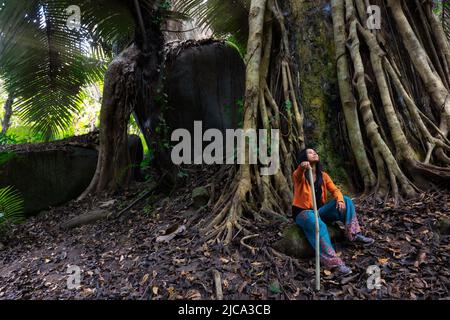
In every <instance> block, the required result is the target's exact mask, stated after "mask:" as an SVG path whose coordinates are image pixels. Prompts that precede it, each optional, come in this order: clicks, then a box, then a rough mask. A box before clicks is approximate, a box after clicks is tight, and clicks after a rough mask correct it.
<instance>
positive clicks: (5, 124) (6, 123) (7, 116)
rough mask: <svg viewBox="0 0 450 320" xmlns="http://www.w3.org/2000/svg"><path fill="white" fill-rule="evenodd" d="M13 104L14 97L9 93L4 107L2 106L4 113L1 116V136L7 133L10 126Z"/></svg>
mask: <svg viewBox="0 0 450 320" xmlns="http://www.w3.org/2000/svg"><path fill="white" fill-rule="evenodd" d="M13 104H14V96H13V95H12V94H11V93H10V94H9V95H8V98H7V99H6V102H5V105H4V107H3V108H4V110H5V113H4V115H3V120H2V134H6V132H7V131H8V129H9V127H10V125H11V117H12V114H13V109H12V107H13Z"/></svg>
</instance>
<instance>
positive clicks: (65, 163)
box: [0, 146, 98, 215]
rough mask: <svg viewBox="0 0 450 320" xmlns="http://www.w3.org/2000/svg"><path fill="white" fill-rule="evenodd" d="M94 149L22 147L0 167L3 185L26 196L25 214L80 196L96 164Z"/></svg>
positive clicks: (0, 183)
mask: <svg viewBox="0 0 450 320" xmlns="http://www.w3.org/2000/svg"><path fill="white" fill-rule="evenodd" d="M97 155H98V152H97V150H95V149H90V148H84V147H74V146H66V147H64V148H55V149H53V150H52V149H50V150H49V149H43V150H39V149H37V148H36V149H32V150H26V149H24V150H21V151H18V152H16V153H15V155H14V157H13V158H12V159H10V160H9V161H8V162H6V163H5V164H3V165H2V166H0V171H1V174H0V188H1V187H5V186H14V187H15V188H16V189H17V190H18V191H19V192H20V193H21V194H22V196H23V197H24V200H25V203H24V213H25V215H31V214H34V213H38V212H40V211H42V210H45V209H47V208H49V207H50V206H57V205H60V204H62V203H65V202H67V201H70V200H72V199H74V198H76V197H77V196H78V195H80V194H81V193H82V192H83V191H84V190H85V189H86V188H87V186H88V185H89V183H90V182H91V179H92V177H93V175H94V172H95V168H96V165H97Z"/></svg>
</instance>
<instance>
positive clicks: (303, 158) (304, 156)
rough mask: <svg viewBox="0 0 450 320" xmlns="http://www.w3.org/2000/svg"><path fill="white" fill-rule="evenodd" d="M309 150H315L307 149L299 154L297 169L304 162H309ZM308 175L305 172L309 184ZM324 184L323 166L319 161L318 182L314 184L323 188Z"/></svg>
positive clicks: (317, 167) (317, 164) (317, 168)
mask: <svg viewBox="0 0 450 320" xmlns="http://www.w3.org/2000/svg"><path fill="white" fill-rule="evenodd" d="M308 149H313V148H306V149H303V150H301V151H299V152H298V153H297V167H298V166H299V165H300V163H302V162H304V161H308V153H307V151H308ZM313 150H314V149H313ZM307 174H308V173H307V172H305V178H306V181H308V183H309V178H308V176H307ZM322 182H323V177H322V165H321V164H320V161H318V162H317V163H316V182H315V183H314V184H315V185H316V186H321V185H322Z"/></svg>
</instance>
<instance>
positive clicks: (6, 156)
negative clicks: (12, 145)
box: [0, 151, 16, 166]
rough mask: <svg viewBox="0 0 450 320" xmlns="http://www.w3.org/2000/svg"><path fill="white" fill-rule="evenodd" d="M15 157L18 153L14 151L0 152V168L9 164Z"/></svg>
mask: <svg viewBox="0 0 450 320" xmlns="http://www.w3.org/2000/svg"><path fill="white" fill-rule="evenodd" d="M15 156H16V153H15V152H12V151H4V152H0V166H1V165H3V164H4V163H6V162H8V161H9V160H11V159H12V158H14V157H15Z"/></svg>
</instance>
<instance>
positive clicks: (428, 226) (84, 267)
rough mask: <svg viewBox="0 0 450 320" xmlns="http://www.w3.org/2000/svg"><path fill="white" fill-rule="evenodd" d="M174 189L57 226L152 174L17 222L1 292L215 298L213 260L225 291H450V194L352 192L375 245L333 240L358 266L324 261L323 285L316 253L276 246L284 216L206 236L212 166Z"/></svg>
mask: <svg viewBox="0 0 450 320" xmlns="http://www.w3.org/2000/svg"><path fill="white" fill-rule="evenodd" d="M189 177H192V178H187V181H186V184H185V185H184V186H182V187H180V188H178V189H177V190H175V192H173V193H172V194H171V195H170V197H168V196H167V195H165V196H158V195H155V196H151V197H148V198H147V199H145V200H143V201H141V202H139V203H138V204H136V205H135V206H134V207H133V208H131V209H130V210H129V211H128V212H127V213H125V214H124V215H122V216H121V217H120V218H117V219H109V220H108V219H106V220H102V221H98V222H96V223H95V224H92V225H85V226H82V227H80V228H77V229H72V230H61V229H60V228H59V226H60V224H61V223H62V222H65V221H67V220H68V219H70V218H72V217H75V216H77V215H79V214H82V213H85V212H89V211H92V210H97V209H99V208H102V209H104V210H111V211H115V212H117V211H119V210H120V209H122V208H124V207H125V206H126V205H127V204H129V203H131V202H132V201H133V199H135V198H136V197H137V196H138V195H139V194H141V192H143V191H145V189H146V186H147V183H140V184H136V185H135V186H134V187H133V188H131V189H130V190H129V191H127V192H126V193H124V194H122V195H121V196H117V197H115V198H114V197H112V198H104V199H98V198H89V199H87V200H86V201H83V202H75V201H73V202H70V203H68V204H66V205H64V206H61V207H58V208H53V209H51V210H49V211H46V212H43V213H41V214H39V215H37V216H35V217H32V218H29V219H28V220H27V221H26V222H25V223H23V224H21V225H18V226H13V227H12V228H11V229H10V230H8V231H7V232H6V233H5V234H4V235H3V236H2V238H0V241H1V242H3V243H4V244H5V248H3V249H2V250H1V251H0V299H214V298H215V296H216V290H215V285H214V280H213V274H212V272H211V271H212V270H213V269H216V270H218V271H219V273H220V274H221V277H222V288H223V295H224V298H225V299H449V289H450V236H445V235H440V234H439V232H438V231H437V229H436V222H437V221H438V220H440V219H442V218H443V217H446V218H448V217H449V216H450V208H449V204H450V203H449V201H450V198H449V196H448V195H446V194H438V193H435V194H427V195H426V196H423V197H422V199H421V200H418V199H416V200H414V201H410V202H407V203H404V204H402V206H401V207H399V208H394V207H393V206H392V205H390V204H385V205H384V207H381V208H377V207H374V206H372V205H368V204H365V205H363V204H361V203H358V202H357V201H355V204H356V207H357V214H358V215H359V219H360V224H361V226H362V228H363V230H364V231H365V233H366V234H368V235H369V236H371V237H373V238H375V240H376V243H375V244H373V245H372V246H370V247H363V246H355V245H353V244H349V243H343V244H336V249H337V251H338V254H340V255H341V257H342V258H343V259H344V261H345V262H346V263H347V264H348V265H349V266H350V267H351V268H352V270H353V274H352V275H350V276H349V277H347V278H339V277H337V276H336V275H335V274H333V273H331V272H330V271H329V270H325V269H323V268H322V290H321V292H319V293H317V292H315V291H314V290H313V288H314V259H312V258H311V259H293V258H290V257H287V256H285V255H283V254H279V253H277V252H275V251H273V249H272V248H271V246H272V245H273V244H274V243H275V242H276V241H277V240H278V239H279V238H280V236H281V232H282V230H283V229H284V228H285V227H286V226H287V225H288V223H287V222H286V221H279V220H272V221H270V223H267V224H264V223H261V224H258V226H255V229H254V230H252V231H256V232H258V234H259V235H260V236H259V237H256V238H253V239H251V240H248V241H247V243H248V244H250V245H251V246H254V247H257V248H258V250H256V251H255V252H254V253H253V252H251V250H249V249H248V248H246V247H244V246H242V245H241V244H240V241H239V240H238V238H236V239H234V241H233V243H232V244H231V245H230V246H229V247H223V246H222V245H219V244H217V243H213V244H206V243H204V242H203V241H202V239H201V237H200V235H199V232H198V228H197V226H196V223H197V222H198V221H201V220H202V219H203V220H205V219H209V218H210V216H209V215H208V210H203V211H201V212H200V213H199V214H198V215H197V216H193V212H194V210H193V209H192V207H191V204H192V201H191V192H192V189H193V187H194V186H198V185H202V183H204V184H206V182H205V181H206V179H207V178H208V177H207V174H205V175H203V176H202V175H201V174H196V173H195V172H189ZM192 217H193V218H194V220H195V221H192V222H195V223H191V224H190V225H187V229H186V231H185V232H183V233H181V234H178V235H177V236H176V237H175V238H174V239H172V240H171V241H169V242H168V243H164V242H157V241H156V238H157V237H158V236H161V235H162V234H164V233H165V231H166V230H167V229H169V228H170V226H174V225H179V226H180V225H183V224H186V222H187V220H190V219H191V218H192ZM74 265H76V266H79V267H80V268H81V271H82V272H81V276H82V278H81V287H80V288H78V289H68V287H67V281H68V277H69V274H68V273H67V271H68V267H69V266H74ZM371 265H377V266H379V267H380V269H381V279H382V280H381V289H379V290H369V289H368V288H367V281H368V278H369V275H368V274H367V273H366V270H367V268H368V267H369V266H371Z"/></svg>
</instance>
